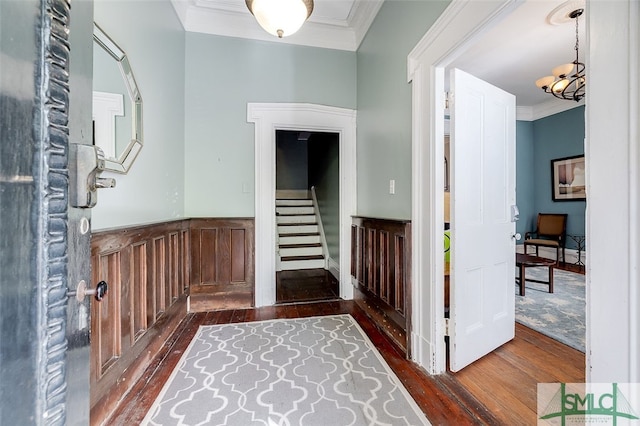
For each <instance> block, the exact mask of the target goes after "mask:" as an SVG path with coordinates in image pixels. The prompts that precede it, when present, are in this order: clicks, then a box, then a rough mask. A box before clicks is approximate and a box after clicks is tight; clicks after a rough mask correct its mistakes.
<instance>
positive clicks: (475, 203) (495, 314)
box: [449, 69, 516, 371]
mask: <svg viewBox="0 0 640 426" xmlns="http://www.w3.org/2000/svg"><path fill="white" fill-rule="evenodd" d="M451 90H452V95H453V96H452V97H451V102H450V109H451V158H452V165H451V184H452V190H451V217H452V223H451V275H450V279H451V300H450V320H449V321H450V322H449V325H450V326H449V330H450V331H449V333H450V337H449V338H450V342H449V348H450V369H451V371H458V370H460V369H462V368H463V367H465V366H467V365H469V364H470V363H472V362H473V361H475V360H477V359H479V358H481V357H482V356H484V355H486V354H487V353H489V352H491V351H492V350H494V349H496V348H497V347H499V346H500V345H502V344H504V343H506V342H508V341H509V340H511V339H513V337H514V335H515V313H514V310H515V300H514V297H515V296H514V292H515V290H514V278H515V240H514V239H513V235H514V234H515V223H514V222H512V217H511V206H514V205H515V126H516V118H515V111H516V105H515V97H514V96H513V95H511V94H509V93H506V92H504V91H503V90H501V89H498V88H497V87H494V86H492V85H490V84H488V83H486V82H484V81H482V80H479V79H477V78H475V77H473V76H472V75H469V74H467V73H465V72H462V71H460V70H458V69H454V70H452V71H451Z"/></svg>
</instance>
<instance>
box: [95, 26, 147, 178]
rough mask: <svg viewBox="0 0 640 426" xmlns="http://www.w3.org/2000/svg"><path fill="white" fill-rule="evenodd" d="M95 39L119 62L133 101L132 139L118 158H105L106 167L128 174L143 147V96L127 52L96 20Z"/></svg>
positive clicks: (109, 169) (106, 168) (130, 98)
mask: <svg viewBox="0 0 640 426" xmlns="http://www.w3.org/2000/svg"><path fill="white" fill-rule="evenodd" d="M93 41H95V42H96V43H97V44H98V46H100V47H102V48H103V49H104V50H105V52H107V53H108V54H109V55H110V56H111V57H112V58H113V59H114V60H115V61H116V63H117V64H118V68H119V69H120V72H121V73H122V78H123V80H124V84H125V86H126V87H127V91H128V94H129V100H130V101H131V107H132V108H131V114H132V117H131V124H132V126H131V129H132V132H131V133H132V134H131V141H130V142H129V144H128V145H127V146H126V148H125V149H124V151H123V152H121V153H120V155H119V156H118V158H115V159H114V158H105V167H104V168H105V170H108V171H112V172H116V173H122V174H126V173H127V172H128V171H129V169H131V166H132V164H133V162H134V161H135V159H136V157H137V156H138V154H139V153H140V150H141V149H142V96H141V95H140V90H139V89H138V85H137V84H136V79H135V78H134V76H133V71H132V70H131V64H129V59H128V58H127V55H126V53H124V51H123V50H122V49H121V48H120V47H119V46H118V45H117V44H116V42H115V41H113V40H112V39H111V37H109V36H108V35H107V34H106V33H105V32H104V31H103V30H102V28H100V27H99V26H98V24H96V23H95V22H94V23H93ZM94 48H95V46H94Z"/></svg>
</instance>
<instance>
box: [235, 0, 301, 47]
mask: <svg viewBox="0 0 640 426" xmlns="http://www.w3.org/2000/svg"><path fill="white" fill-rule="evenodd" d="M245 3H246V4H247V7H248V8H249V11H250V12H251V13H252V14H253V16H255V17H256V21H258V24H260V26H261V27H262V28H264V30H265V31H266V32H268V33H269V34H272V35H274V36H278V37H279V38H282V37H286V36H290V35H291V34H293V33H295V32H296V31H298V30H299V29H300V27H302V24H304V21H306V20H307V18H309V16H311V12H313V0H245Z"/></svg>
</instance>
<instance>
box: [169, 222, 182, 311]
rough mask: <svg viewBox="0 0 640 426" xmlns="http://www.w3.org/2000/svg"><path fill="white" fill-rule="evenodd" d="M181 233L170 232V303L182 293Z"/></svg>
mask: <svg viewBox="0 0 640 426" xmlns="http://www.w3.org/2000/svg"><path fill="white" fill-rule="evenodd" d="M180 259H181V256H180V234H179V233H177V232H172V233H170V234H169V304H172V303H173V302H174V301H175V300H176V299H177V298H178V296H179V295H180V288H181V285H180V284H181V282H180Z"/></svg>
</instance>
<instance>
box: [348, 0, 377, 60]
mask: <svg viewBox="0 0 640 426" xmlns="http://www.w3.org/2000/svg"><path fill="white" fill-rule="evenodd" d="M383 3H384V0H368V1H356V2H355V3H354V5H353V8H352V9H351V12H350V13H349V18H348V21H349V26H350V27H351V28H352V29H353V31H354V34H355V38H356V48H355V49H354V50H357V49H358V47H360V43H362V40H364V37H365V36H366V35H367V31H369V27H371V24H373V21H374V19H376V16H378V12H379V11H380V8H381V7H382V4H383Z"/></svg>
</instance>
